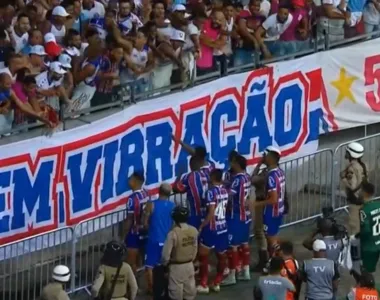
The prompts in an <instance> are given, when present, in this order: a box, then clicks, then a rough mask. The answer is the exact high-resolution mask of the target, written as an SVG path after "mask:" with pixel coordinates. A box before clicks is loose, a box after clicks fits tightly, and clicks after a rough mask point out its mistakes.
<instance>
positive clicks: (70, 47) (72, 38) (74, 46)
mask: <svg viewBox="0 0 380 300" xmlns="http://www.w3.org/2000/svg"><path fill="white" fill-rule="evenodd" d="M88 31H89V32H91V30H88ZM95 33H96V32H95ZM64 45H65V49H64V51H65V52H66V53H67V54H69V55H70V56H72V57H79V58H81V57H83V54H84V50H85V49H86V48H87V46H88V43H83V42H82V38H81V35H80V33H79V31H77V30H75V29H69V30H68V32H67V35H66V37H65V41H64Z"/></svg>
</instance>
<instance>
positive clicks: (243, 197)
mask: <svg viewBox="0 0 380 300" xmlns="http://www.w3.org/2000/svg"><path fill="white" fill-rule="evenodd" d="M250 193H251V177H250V176H249V175H248V174H247V173H239V174H236V175H235V176H234V177H233V180H232V184H231V188H230V194H231V195H232V199H230V200H231V201H232V203H231V210H232V211H231V218H239V219H240V221H250V220H251V211H250V208H249V204H248V200H249V195H250Z"/></svg>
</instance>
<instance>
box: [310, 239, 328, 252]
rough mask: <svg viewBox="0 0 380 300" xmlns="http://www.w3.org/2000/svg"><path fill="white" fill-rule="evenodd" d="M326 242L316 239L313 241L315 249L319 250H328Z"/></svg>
mask: <svg viewBox="0 0 380 300" xmlns="http://www.w3.org/2000/svg"><path fill="white" fill-rule="evenodd" d="M326 248H327V247H326V243H325V242H324V241H322V240H315V241H314V243H313V251H315V252H319V251H326Z"/></svg>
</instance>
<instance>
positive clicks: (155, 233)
mask: <svg viewBox="0 0 380 300" xmlns="http://www.w3.org/2000/svg"><path fill="white" fill-rule="evenodd" d="M173 140H174V142H178V143H181V145H182V146H183V147H185V149H187V150H188V152H189V154H191V158H190V162H189V164H190V169H191V171H190V172H189V173H185V174H180V175H179V176H178V178H177V180H176V181H175V183H174V185H173V187H172V186H171V185H169V184H167V183H163V184H161V186H160V188H159V191H158V198H157V199H155V200H152V199H150V197H149V196H148V193H147V192H146V191H145V190H144V175H143V174H142V173H140V172H135V173H133V174H132V176H131V177H130V178H129V182H128V184H129V186H130V188H131V190H132V194H131V195H130V196H129V198H128V200H127V208H126V212H127V217H126V219H125V220H124V221H123V222H122V224H121V225H122V229H121V230H120V241H111V242H109V243H108V244H107V245H106V248H105V251H104V255H103V258H102V259H101V262H100V266H99V269H98V273H97V276H96V278H95V281H94V283H93V285H92V289H91V291H92V296H93V297H95V298H97V297H98V298H99V299H120V300H125V299H130V300H133V299H135V298H136V295H137V293H138V284H137V280H136V277H135V275H134V274H136V271H137V269H138V266H139V265H140V263H141V260H140V258H141V257H139V256H140V255H141V254H142V253H144V255H142V257H143V261H142V263H143V265H144V270H145V274H146V283H147V285H146V289H147V292H148V293H149V294H150V295H152V297H153V299H154V300H156V299H162V300H168V299H171V300H182V299H195V298H196V296H197V294H210V292H214V293H218V292H220V290H221V286H230V285H235V284H238V282H239V281H251V272H258V273H259V274H260V275H261V276H260V277H259V278H258V279H257V280H255V281H254V282H252V287H253V298H254V299H257V300H297V299H300V297H301V295H300V294H301V287H302V284H305V289H304V294H305V299H308V300H310V299H313V300H314V299H315V300H332V299H336V298H337V291H338V289H339V285H340V283H339V279H340V273H341V272H347V273H348V272H350V274H351V275H352V276H353V278H354V279H355V280H356V285H355V286H354V287H352V289H351V290H350V292H349V293H348V295H347V297H346V298H347V299H348V300H367V299H368V300H377V299H378V296H379V295H378V291H377V290H376V286H375V281H374V276H373V273H374V272H375V271H376V265H377V263H378V260H379V257H380V221H379V220H380V201H379V200H376V199H375V198H374V195H375V188H374V185H373V184H372V183H370V182H368V177H367V169H366V168H367V167H366V165H365V163H364V162H363V161H362V160H361V159H362V156H363V154H364V148H363V146H362V145H361V144H359V143H355V142H354V143H350V144H348V145H347V148H346V159H347V160H348V164H347V166H346V167H345V168H344V170H342V172H341V174H340V176H341V183H342V187H343V189H344V190H345V193H346V196H347V201H348V203H349V207H350V209H349V221H348V223H347V224H340V223H339V222H337V220H336V219H335V218H334V214H333V210H332V209H331V208H328V207H326V208H324V209H323V211H322V217H321V218H319V219H318V222H317V226H316V228H312V230H310V236H309V237H308V238H306V239H305V240H304V242H303V246H304V247H305V248H306V249H308V250H310V251H311V253H312V255H310V259H306V260H304V261H303V263H302V264H301V262H298V261H297V258H296V257H295V254H294V253H295V251H294V250H295V249H294V247H293V243H292V241H289V240H283V239H281V236H280V235H279V232H280V227H281V225H282V222H283V218H284V216H285V215H286V214H287V213H289V211H291V210H292V209H296V208H292V207H290V206H289V203H288V200H287V190H286V178H285V177H286V174H285V172H284V171H283V170H282V169H281V167H280V166H279V162H280V158H281V151H280V150H279V149H277V148H276V147H273V146H270V147H268V148H267V149H266V150H265V151H264V153H263V156H262V161H261V163H259V164H258V165H257V167H256V168H255V170H254V171H253V173H252V174H248V173H247V170H246V168H247V161H246V159H245V158H244V157H243V156H241V155H240V154H239V153H237V152H236V151H231V152H230V155H229V157H228V163H229V169H228V170H227V171H225V172H223V171H222V170H221V169H217V168H215V165H214V164H213V163H212V162H210V161H208V160H207V152H206V150H205V149H204V148H202V147H196V148H193V147H191V146H189V145H186V144H184V143H183V142H181V141H180V140H178V139H176V138H175V137H173ZM173 192H175V193H184V194H186V205H179V206H176V205H175V204H174V203H173V202H172V201H171V200H170V196H171V195H172V193H173ZM353 206H355V209H353ZM253 219H254V223H255V224H254V230H255V242H257V244H258V249H259V254H258V264H257V266H255V267H254V269H253V270H252V269H251V266H250V265H251V258H252V256H251V253H250V252H251V246H250V232H251V225H252V221H253ZM346 225H347V227H346ZM346 228H347V229H346ZM211 253H214V254H215V256H216V270H215V272H214V271H210V262H211V261H210V260H209V259H210V254H211ZM211 264H212V263H211ZM196 269H197V270H198V274H197V273H196ZM69 279H70V270H69V269H68V268H67V267H66V266H62V265H60V266H57V267H56V268H55V269H54V273H53V280H54V281H53V282H52V283H49V284H48V285H47V286H46V287H45V288H44V290H43V292H42V299H43V300H50V299H58V298H54V297H57V296H58V295H60V297H61V298H59V299H60V300H61V299H62V300H63V299H65V300H67V299H69V298H68V296H67V295H66V294H65V292H64V283H65V282H68V281H69Z"/></svg>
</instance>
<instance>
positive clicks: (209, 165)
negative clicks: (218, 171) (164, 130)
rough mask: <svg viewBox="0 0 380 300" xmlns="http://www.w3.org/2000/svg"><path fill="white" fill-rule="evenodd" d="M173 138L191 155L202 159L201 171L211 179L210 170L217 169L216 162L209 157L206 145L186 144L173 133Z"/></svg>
mask: <svg viewBox="0 0 380 300" xmlns="http://www.w3.org/2000/svg"><path fill="white" fill-rule="evenodd" d="M172 139H173V141H174V142H175V143H178V144H180V145H181V146H182V147H183V148H184V149H185V151H186V152H188V153H189V154H190V155H191V156H196V157H198V158H199V159H200V160H201V168H200V171H201V172H203V173H204V175H205V176H206V177H207V179H210V172H211V171H212V170H213V169H215V164H214V163H213V162H212V161H210V160H208V159H207V150H206V148H205V147H192V146H190V145H188V144H185V143H184V142H183V141H181V140H180V139H178V138H177V137H175V136H174V135H172Z"/></svg>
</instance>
